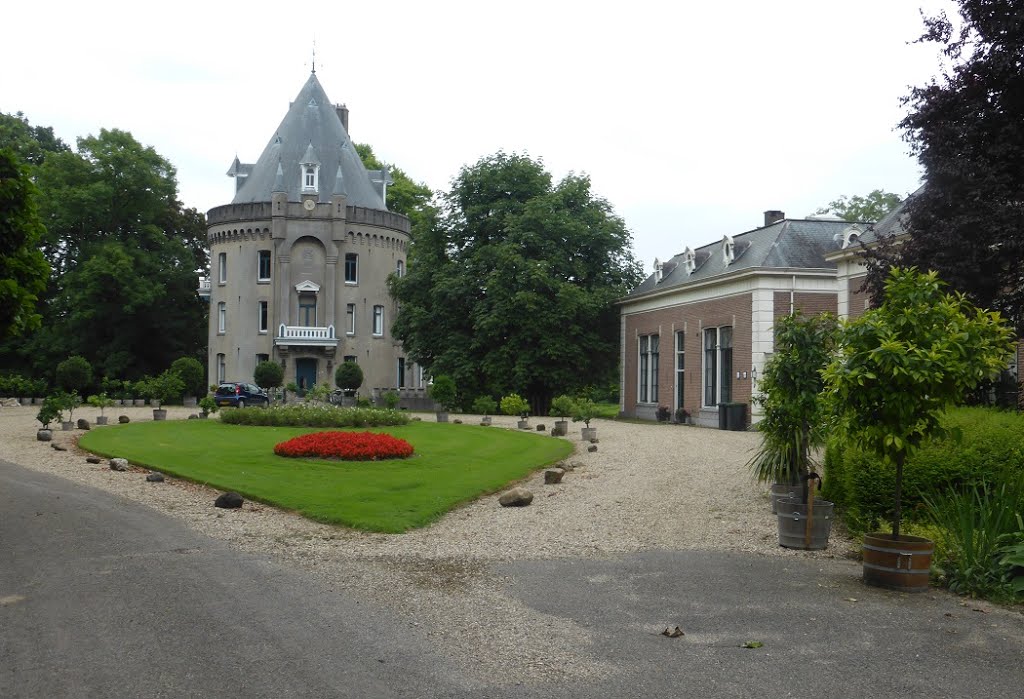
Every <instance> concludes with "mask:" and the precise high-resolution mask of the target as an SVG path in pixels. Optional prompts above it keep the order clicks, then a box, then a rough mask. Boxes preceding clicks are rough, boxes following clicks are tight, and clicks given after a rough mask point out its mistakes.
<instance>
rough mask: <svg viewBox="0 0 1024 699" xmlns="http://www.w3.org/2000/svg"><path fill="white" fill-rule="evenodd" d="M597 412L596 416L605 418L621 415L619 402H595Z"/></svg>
mask: <svg viewBox="0 0 1024 699" xmlns="http://www.w3.org/2000/svg"><path fill="white" fill-rule="evenodd" d="M594 405H595V406H596V414H595V415H594V417H599V418H604V419H605V420H614V419H615V418H617V417H618V416H619V404H618V403H595V404H594Z"/></svg>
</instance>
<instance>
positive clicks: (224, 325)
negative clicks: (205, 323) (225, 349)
mask: <svg viewBox="0 0 1024 699" xmlns="http://www.w3.org/2000/svg"><path fill="white" fill-rule="evenodd" d="M227 330H228V306H227V304H226V303H224V302H223V301H221V302H220V303H218V304H217V332H219V333H220V334H221V335H223V334H224V333H225V332H227Z"/></svg>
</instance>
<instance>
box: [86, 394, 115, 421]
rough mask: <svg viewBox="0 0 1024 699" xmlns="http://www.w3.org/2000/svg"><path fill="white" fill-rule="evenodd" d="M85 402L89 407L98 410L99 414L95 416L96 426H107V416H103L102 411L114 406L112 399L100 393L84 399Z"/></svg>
mask: <svg viewBox="0 0 1024 699" xmlns="http://www.w3.org/2000/svg"><path fill="white" fill-rule="evenodd" d="M86 402H87V403H88V404H89V405H91V406H93V407H95V408H99V409H100V414H99V415H97V416H96V424H97V425H105V424H107V416H106V415H104V414H103V410H104V409H105V408H109V407H110V406H112V405H113V404H114V399H113V398H111V397H109V396H108V395H107V394H106V393H100V394H98V395H94V396H89V397H88V398H87V399H86Z"/></svg>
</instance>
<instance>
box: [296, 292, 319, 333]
mask: <svg viewBox="0 0 1024 699" xmlns="http://www.w3.org/2000/svg"><path fill="white" fill-rule="evenodd" d="M299 325H304V326H306V327H307V328H313V327H316V296H314V295H313V294H299Z"/></svg>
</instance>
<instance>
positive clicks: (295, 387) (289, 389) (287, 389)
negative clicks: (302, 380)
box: [281, 381, 299, 403]
mask: <svg viewBox="0 0 1024 699" xmlns="http://www.w3.org/2000/svg"><path fill="white" fill-rule="evenodd" d="M289 393H291V394H292V395H295V396H297V395H299V384H297V383H295V382H294V381H289V382H288V383H286V384H285V385H284V389H283V391H282V392H281V401H282V402H283V403H287V402H288V394H289Z"/></svg>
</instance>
